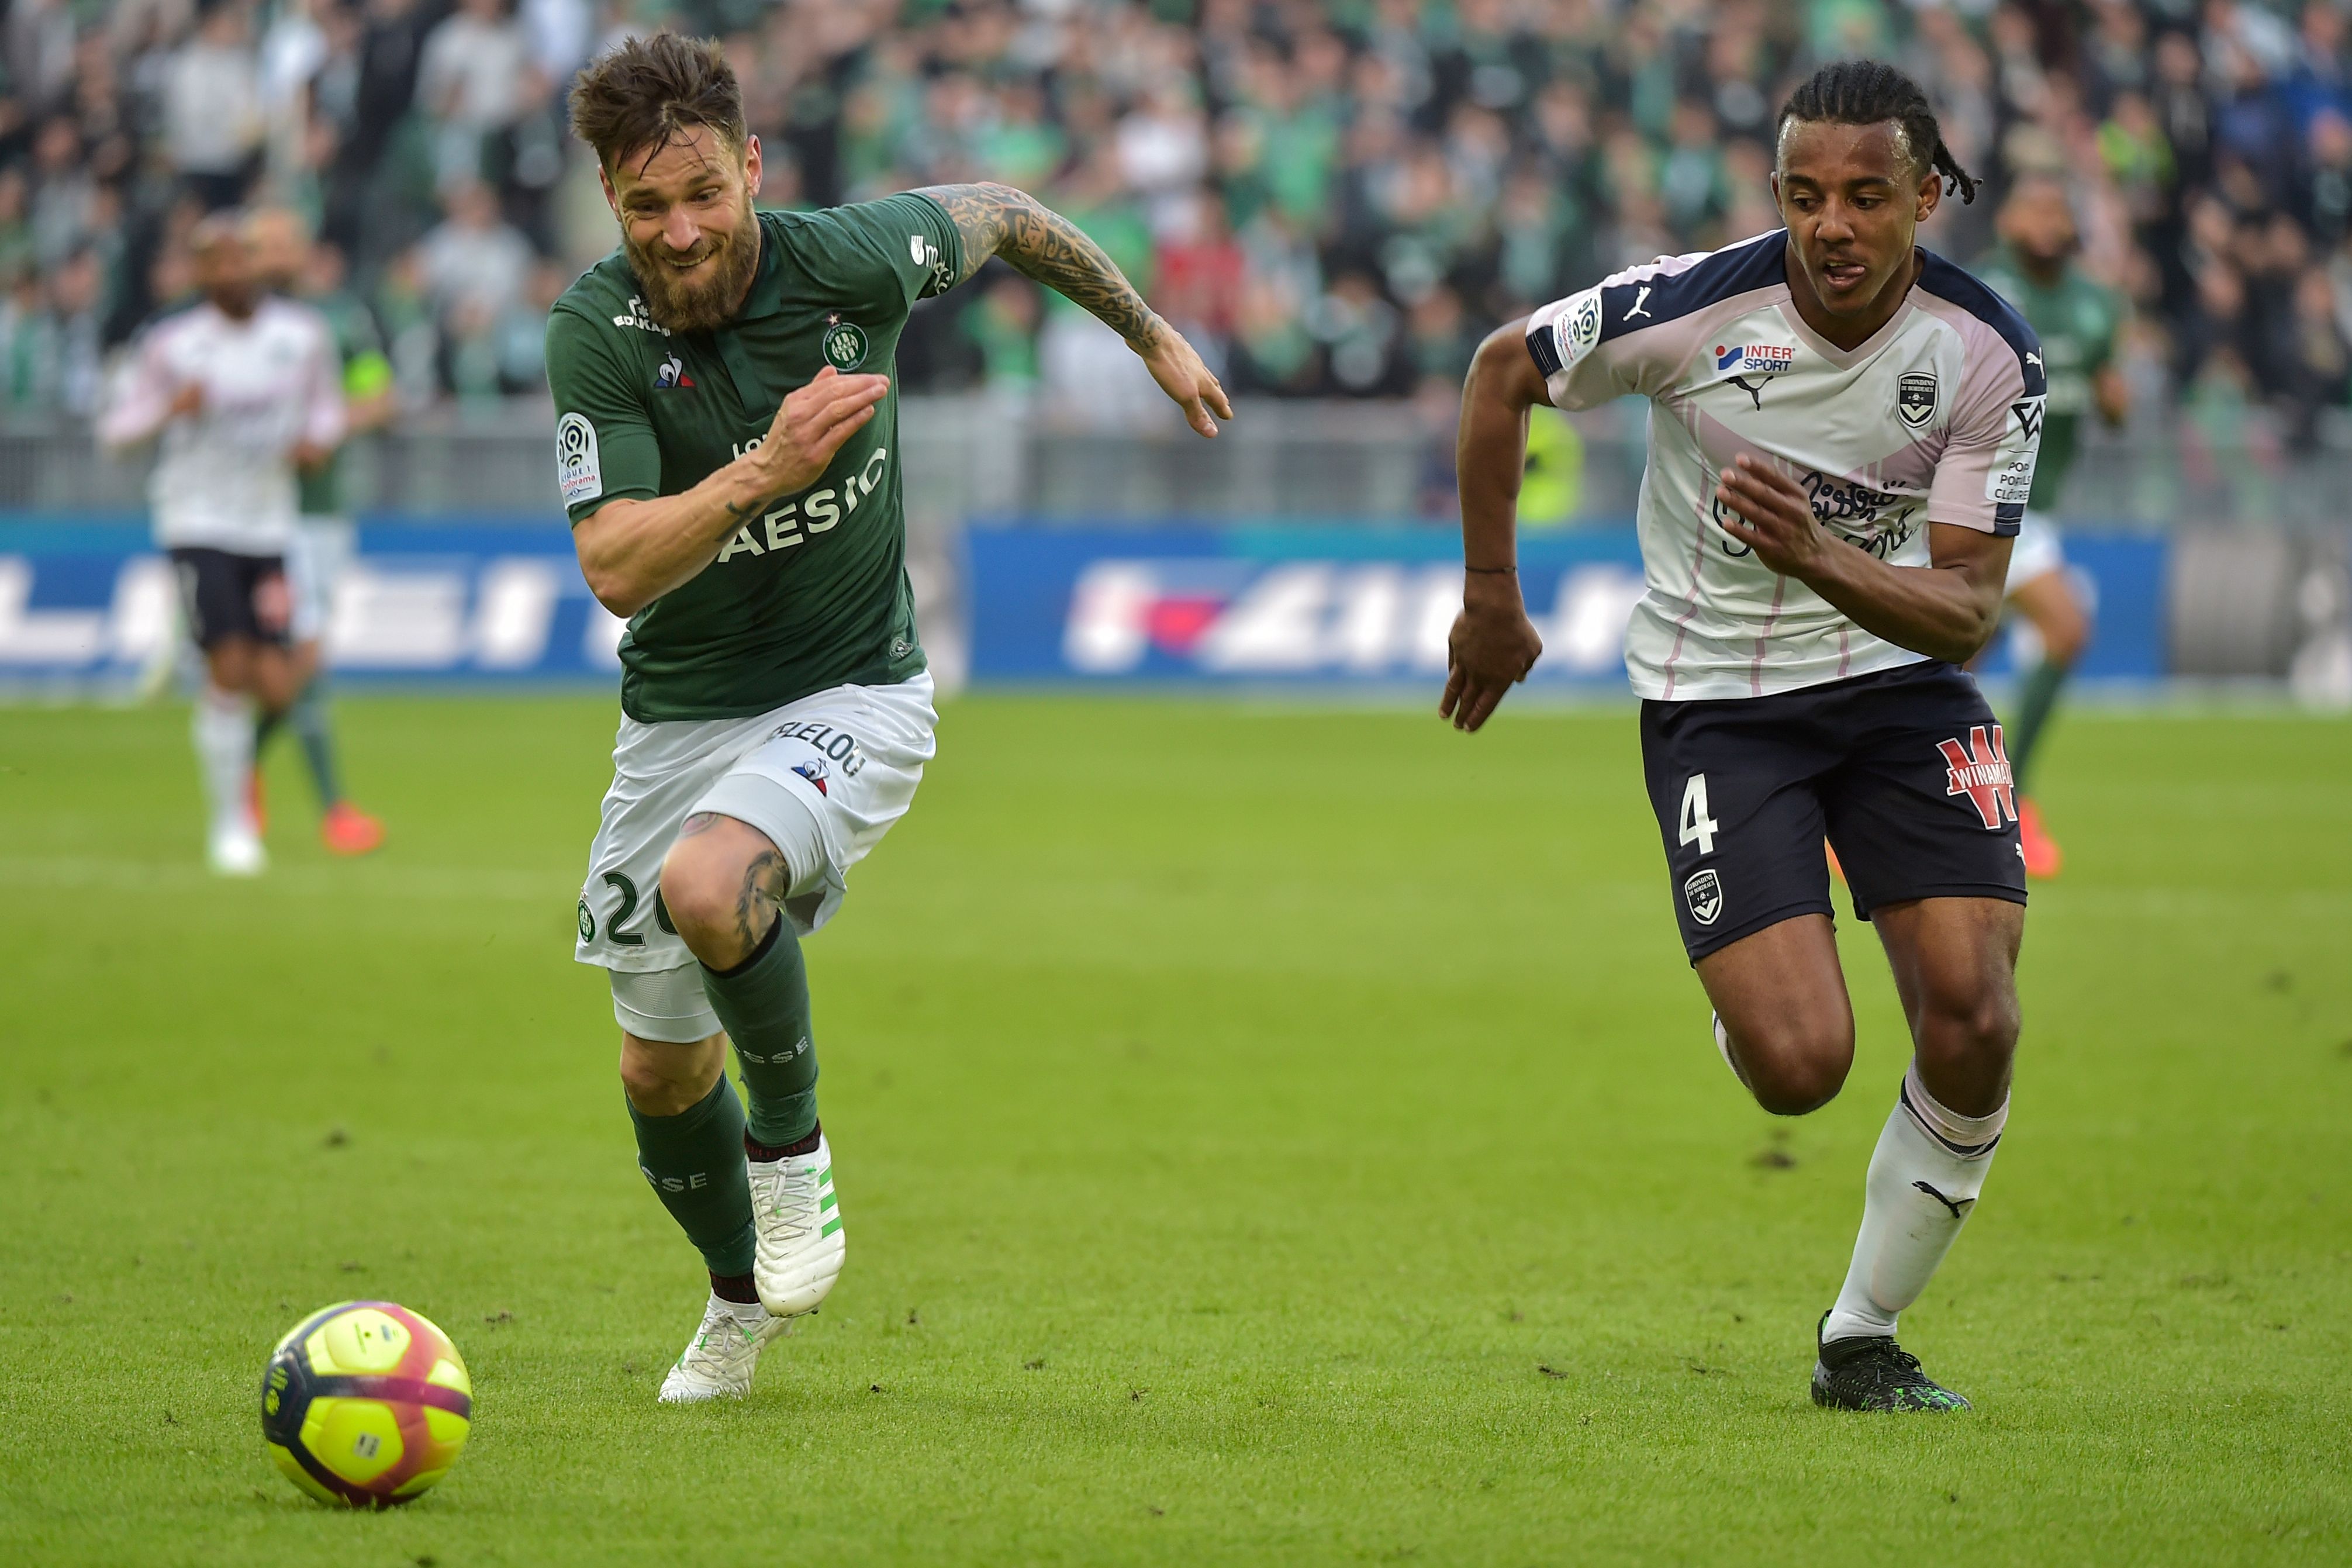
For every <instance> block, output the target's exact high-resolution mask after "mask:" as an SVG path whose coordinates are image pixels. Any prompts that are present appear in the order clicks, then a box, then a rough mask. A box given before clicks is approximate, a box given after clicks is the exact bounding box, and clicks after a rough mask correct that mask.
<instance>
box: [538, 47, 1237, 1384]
mask: <svg viewBox="0 0 2352 1568" xmlns="http://www.w3.org/2000/svg"><path fill="white" fill-rule="evenodd" d="M572 129H573V131H574V132H576V133H577V134H578V135H579V136H580V138H581V139H582V140H583V141H584V142H587V143H588V145H589V146H590V147H592V148H593V149H594V151H595V153H596V158H597V163H598V166H599V168H600V170H601V172H602V175H603V181H604V195H605V199H606V201H607V202H609V203H610V204H611V205H612V209H613V212H614V216H616V217H617V218H618V219H619V221H620V226H621V247H620V249H619V250H618V251H616V252H614V254H613V255H611V256H609V257H607V258H604V260H603V261H602V262H599V263H598V264H597V265H596V266H595V267H593V268H590V269H589V271H588V272H586V273H585V274H583V276H582V277H581V279H580V280H579V281H578V282H576V283H574V284H573V285H572V288H571V289H570V290H568V291H567V292H566V293H565V294H564V296H563V298H562V300H560V301H559V302H558V303H557V305H556V307H555V310H554V312H553V314H552V316H551V320H550V321H549V324H548V332H547V349H548V353H547V361H548V372H549V380H550V382H551V384H552V387H553V390H554V394H555V406H556V415H557V419H556V461H557V470H558V479H559V482H560V484H561V487H562V492H563V500H564V505H565V507H566V508H567V509H568V510H569V511H570V513H571V516H572V540H573V542H574V544H575V546H576V547H577V549H578V552H579V556H580V565H581V570H582V571H583V573H584V574H585V575H586V577H587V580H588V585H589V587H590V588H591V590H593V592H594V594H595V595H596V597H597V598H598V599H599V600H600V601H601V602H602V603H603V604H604V605H605V607H606V608H608V609H610V610H611V611H612V612H613V613H614V614H615V615H617V616H625V617H627V619H628V623H629V624H628V630H627V632H626V634H625V636H624V637H622V639H621V666H622V677H621V711H622V719H621V726H620V734H619V738H618V740H617V742H616V743H615V744H614V752H613V763H614V778H613V785H612V788H611V790H610V791H609V792H608V793H607V794H606V795H605V796H604V816H603V821H602V823H601V826H599V828H598V830H597V834H596V838H595V843H594V845H593V848H592V849H591V851H590V855H589V865H588V877H587V882H586V886H585V888H584V889H583V892H582V894H581V899H580V908H579V928H580V940H579V944H578V947H577V948H576V949H575V955H576V956H577V957H578V959H579V960H580V962H582V963H590V964H594V965H596V966H598V967H600V968H602V969H604V970H605V971H607V972H608V973H609V975H610V977H611V983H612V992H613V1012H614V1018H615V1020H616V1021H617V1022H618V1023H619V1025H620V1026H621V1082H622V1087H623V1089H624V1090H625V1093H626V1096H627V1100H628V1107H629V1115H630V1119H631V1121H633V1122H634V1123H635V1129H636V1139H637V1159H638V1165H639V1168H640V1169H641V1170H642V1171H643V1172H644V1173H645V1177H646V1181H647V1183H649V1184H651V1185H652V1187H653V1189H654V1191H655V1193H656V1194H657V1195H658V1196H659V1197H660V1199H661V1201H662V1203H663V1204H664V1205H665V1206H667V1208H668V1210H669V1212H670V1214H671V1215H672V1216H673V1217H674V1218H676V1219H677V1223H678V1225H679V1226H680V1228H682V1229H683V1230H684V1231H685V1232H686V1234H687V1236H688V1239H689V1240H691V1241H692V1242H693V1243H694V1245H695V1246H696V1247H697V1248H698V1249H699V1251H700V1252H701V1254H702V1259H703V1263H704V1266H705V1268H707V1269H708V1270H709V1276H710V1296H709V1301H708V1303H707V1305H706V1307H705V1309H704V1311H703V1314H702V1321H701V1324H700V1326H699V1327H698V1329H697V1330H696V1332H695V1334H694V1337H693V1339H692V1341H691V1342H689V1343H688V1347H687V1350H686V1352H685V1353H684V1354H682V1355H681V1356H680V1357H679V1358H678V1360H677V1364H676V1365H675V1366H673V1367H672V1368H671V1370H670V1372H669V1373H668V1376H667V1379H666V1380H665V1381H664V1382H663V1384H662V1387H661V1392H660V1397H661V1399H662V1400H663V1401H664V1402H665V1403H682V1402H692V1401H700V1400H707V1399H712V1398H718V1397H722V1396H740V1395H741V1394H746V1393H748V1392H749V1391H750V1389H751V1377H752V1373H753V1371H754V1369H755V1368H756V1366H757V1363H758V1361H759V1356H760V1352H761V1350H762V1349H763V1348H764V1347H765V1346H766V1345H767V1344H768V1342H770V1341H771V1340H772V1339H773V1338H774V1337H775V1336H776V1335H777V1334H779V1333H781V1332H782V1331H783V1329H784V1328H785V1326H786V1325H787V1324H788V1323H789V1322H790V1321H791V1320H792V1319H793V1318H794V1317H795V1316H798V1315H800V1314H802V1313H805V1312H811V1311H814V1310H816V1307H817V1304H818V1303H819V1302H821V1301H823V1300H824V1298H825V1294H826V1292H827V1291H829V1290H831V1289H832V1288H833V1283H834V1280H835V1279H836V1278H837V1277H838V1276H839V1274H840V1272H841V1265H842V1258H843V1254H844V1244H845V1233H844V1231H843V1228H842V1213H841V1206H840V1205H839V1203H838V1201H837V1199H836V1197H835V1173H834V1166H833V1152H832V1149H831V1146H830V1145H829V1144H828V1142H826V1139H825V1135H824V1131H823V1129H822V1128H821V1126H820V1124H819V1122H818V1119H817V1104H816V1055H815V1048H814V1031H813V1029H812V1027H811V1025H810V1014H809V994H808V980H807V973H806V971H805V970H804V969H803V964H802V958H801V942H802V941H803V939H804V938H806V937H808V936H809V935H811V934H812V933H813V932H814V931H816V930H817V929H818V928H819V927H820V926H822V925H824V922H825V921H827V920H828V919H830V918H831V917H832V916H833V914H834V913H835V910H838V909H839V907H840V904H841V900H842V897H843V894H844V892H845V886H844V879H845V876H846V875H847V873H848V870H849V868H851V867H852V866H854V865H856V863H857V862H858V861H859V860H860V859H862V858H865V856H866V853H867V852H868V851H870V850H871V849H872V848H873V847H874V846H875V844H876V843H877V841H878V840H879V839H880V838H881V837H882V835H883V834H884V833H885V832H887V830H888V829H889V827H890V826H891V824H893V823H895V822H896V821H898V818H899V817H900V816H904V815H905V813H906V811H907V807H908V805H909V804H910V803H911V802H912V800H913V798H914V794H915V786H916V784H917V783H918V782H919V780H920V779H921V777H922V773H923V764H924V763H928V762H929V760H930V758H931V755H932V729H933V726H934V725H935V724H936V722H937V716H936V715H935V714H934V713H933V711H932V709H931V679H930V677H929V674H928V673H926V670H925V666H924V659H923V649H922V644H921V642H920V640H919V637H917V635H916V628H915V616H914V597H913V595H912V593H911V591H910V590H909V588H908V581H907V572H906V516H905V511H904V508H903V503H902V500H901V489H900V474H899V468H900V455H899V452H898V402H897V395H896V393H895V391H894V389H893V387H892V385H891V379H890V375H889V372H890V368H891V360H892V355H893V353H895V352H896V350H897V348H898V336H899V332H900V331H901V330H902V329H903V328H904V326H905V325H906V321H907V312H908V308H909V307H910V306H911V305H912V304H913V303H914V302H915V301H916V300H920V299H925V298H929V296H932V295H935V294H940V293H943V292H945V291H946V290H947V289H950V288H953V287H954V286H955V285H956V284H958V283H961V282H962V281H963V280H964V279H968V278H970V277H971V275H972V274H973V273H974V272H976V271H978V270H979V269H980V268H981V265H982V263H983V262H985V261H986V260H987V259H988V258H990V257H992V256H996V257H1002V258H1003V259H1004V260H1005V261H1007V262H1008V263H1010V264H1011V265H1012V266H1013V268H1016V269H1018V270H1019V271H1021V272H1024V273H1025V274H1027V275H1028V276H1029V277H1031V278H1033V279H1036V280H1037V281H1038V282H1040V283H1042V284H1045V286H1046V287H1048V288H1051V289H1056V290H1058V291H1060V292H1061V293H1063V294H1065V295H1066V296H1068V297H1069V298H1070V299H1071V300H1075V301H1076V302H1077V303H1078V304H1080V305H1082V306H1084V307H1086V308H1087V310H1090V311H1092V312H1093V313H1094V314H1095V315H1097V316H1098V317H1100V318H1101V319H1102V320H1103V321H1105V322H1107V323H1108V324H1109V325H1110V327H1111V328H1112V329H1113V330H1115V331H1118V334H1119V335H1120V336H1121V337H1122V338H1124V339H1125V340H1126V341H1127V342H1128V344H1129V347H1130V348H1132V349H1133V350H1134V351H1135V353H1137V355H1138V356H1139V357H1140V358H1141V359H1142V361H1143V363H1144V364H1145V366H1146V368H1148V369H1149V370H1150V373H1151V375H1152V377H1153V378H1154V379H1155V380H1156V381H1157V382H1158V383H1159V384H1160V387H1161V389H1162V390H1163V391H1165V392H1166V393H1167V394H1168V395H1169V396H1170V397H1171V399H1173V400H1174V401H1175V403H1176V404H1177V405H1178V406H1179V407H1180V408H1181V409H1182V410H1183V411H1184V414H1185V416H1186V418H1187V420H1188V421H1189V422H1190V423H1191V425H1192V427H1193V428H1194V429H1195V430H1197V431H1198V432H1199V433H1200V434H1201V435H1202V436H1204V437H1213V436H1214V435H1215V434H1216V433H1217V425H1216V419H1217V418H1219V417H1223V418H1231V417H1232V416H1233V410H1232V408H1231V406H1230V405H1228V404H1227V402H1226V399H1225V395H1224V392H1223V389H1222V388H1221V387H1219V385H1218V384H1217V382H1216V379H1215V377H1213V376H1212V375H1211V374H1209V372H1208V371H1207V369H1206V368H1205V367H1204V366H1203V365H1202V363H1201V359H1200V356H1199V355H1198V354H1196V353H1193V352H1192V347H1191V346H1190V345H1189V344H1187V343H1186V342H1184V340H1183V338H1182V337H1181V336H1180V335H1179V334H1178V333H1177V332H1176V331H1174V329H1172V328H1171V327H1170V326H1169V325H1168V324H1167V323H1166V322H1165V321H1161V320H1160V318H1159V317H1158V316H1157V315H1155V314H1154V313H1153V312H1152V310H1150V307H1149V306H1147V305H1146V304H1145V303H1144V301H1143V299H1142V297H1141V296H1140V295H1139V294H1138V293H1137V292H1136V290H1135V289H1134V288H1133V287H1132V286H1131V285H1130V284H1129V282H1128V280H1127V279H1125V278H1124V277H1122V276H1121V275H1120V273H1119V270H1118V268H1117V267H1116V266H1115V265H1113V264H1112V262H1111V260H1110V258H1108V257H1107V256H1105V255H1104V254H1103V252H1102V250H1101V248H1100V247H1098V246H1097V245H1096V244H1095V243H1094V242H1093V241H1092V240H1090V239H1088V238H1087V237H1086V236H1085V235H1084V234H1082V233H1080V232H1079V231H1078V229H1077V228H1076V226H1073V225H1072V224H1071V223H1070V222H1069V221H1068V220H1067V219H1066V218H1064V217H1062V216H1059V215H1057V214H1055V213H1052V212H1049V211H1047V210H1046V209H1045V207H1044V206H1042V205H1039V204H1038V203H1037V202H1036V201H1035V200H1034V199H1033V198H1032V197H1030V196H1028V195H1024V194H1023V193H1022V192H1020V191H1017V190H1014V189H1013V188H1011V187H1010V186H1006V185H999V184H972V185H944V186H939V187H935V188H932V189H928V190H921V191H913V192H908V193H906V194H904V195H895V196H889V197H886V198H884V199H882V200H880V201H874V202H866V203H863V204H860V205H855V206H844V207H835V208H833V209H831V210H828V211H824V212H814V213H781V212H759V211H755V210H754V207H753V201H754V199H755V198H756V197H757V196H758V195H759V193H760V173H761V163H760V141H759V138H758V137H756V136H751V135H748V134H747V133H746V132H745V127H744V120H743V103H742V94H741V91H740V89H739V88H738V86H737V83H736V79H735V76H734V73H733V71H732V70H730V68H729V67H728V65H727V62H726V60H725V58H723V56H722V55H721V53H720V51H719V46H718V45H717V44H716V43H713V42H709V41H704V40H695V39H688V38H683V37H676V36H674V35H669V34H662V35H657V36H656V37H650V38H631V39H629V40H628V41H626V42H625V43H624V44H622V45H621V46H620V47H618V48H615V49H614V50H612V51H610V52H609V53H607V54H605V55H604V56H602V57H600V58H598V59H597V60H596V61H595V62H594V63H593V65H591V66H590V67H589V68H587V69H586V70H584V71H583V72H582V73H581V74H580V77H579V79H578V80H577V81H576V82H575V84H574V86H573V89H572ZM730 1042H731V1044H732V1046H733V1048H734V1051H735V1055H736V1058H737V1061H738V1063H739V1065H740V1069H741V1073H742V1079H743V1089H744V1096H745V1100H748V1115H747V1106H746V1104H745V1102H744V1100H738V1099H737V1098H736V1092H735V1089H734V1088H733V1087H732V1086H731V1085H730V1083H729V1082H728V1081H727V1078H726V1075H725V1073H724V1071H723V1070H722V1068H723V1066H724V1061H725V1053H726V1050H727V1048H728V1047H729V1045H730Z"/></svg>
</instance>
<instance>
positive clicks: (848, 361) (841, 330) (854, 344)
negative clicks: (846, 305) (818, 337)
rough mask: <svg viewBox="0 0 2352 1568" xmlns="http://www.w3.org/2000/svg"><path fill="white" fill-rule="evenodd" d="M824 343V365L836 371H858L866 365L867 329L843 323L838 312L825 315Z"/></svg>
mask: <svg viewBox="0 0 2352 1568" xmlns="http://www.w3.org/2000/svg"><path fill="white" fill-rule="evenodd" d="M823 343H824V363H827V364H829V365H831V366H833V368H834V369H835V370H856V368H857V367H858V366H859V365H861V364H864V363H866V329H865V328H863V327H861V326H859V325H858V324H857V323H856V322H855V321H843V320H842V319H841V312H840V311H838V310H829V311H827V312H826V313H825V318H824V340H823Z"/></svg>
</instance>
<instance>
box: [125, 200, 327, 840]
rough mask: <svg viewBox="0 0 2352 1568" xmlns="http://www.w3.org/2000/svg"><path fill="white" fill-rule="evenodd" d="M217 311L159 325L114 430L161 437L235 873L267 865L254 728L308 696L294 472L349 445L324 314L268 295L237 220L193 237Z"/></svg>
mask: <svg viewBox="0 0 2352 1568" xmlns="http://www.w3.org/2000/svg"><path fill="white" fill-rule="evenodd" d="M189 248H190V250H191V252H192V255H193V258H194V263H195V271H196V282H197V287H198V288H199V289H201V290H202V291H203V293H204V299H203V300H202V301H201V302H200V303H198V304H195V305H194V306H191V307H190V308H188V309H187V310H183V311H181V312H180V313H178V314H177V315H173V316H169V317H166V318H165V319H164V320H163V321H159V322H157V323H156V324H155V325H154V326H153V327H152V328H151V329H150V330H149V331H148V333H147V336H146V338H145V340H144V341H143V342H142V343H141V344H140V346H139V349H138V351H137V353H135V355H134V356H133V358H132V360H131V363H130V364H129V365H128V366H127V367H126V369H125V372H124V374H123V377H122V380H121V384H119V385H118V386H117V387H116V389H115V394H114V396H113V398H112V400H111V401H110V405H109V406H108V407H107V409H106V411H105V412H104V413H103V414H102V415H101V416H100V420H99V438H100V440H101V441H102V442H104V443H105V444H106V446H108V447H110V448H113V449H115V450H117V451H123V450H127V449H130V448H133V447H141V446H143V445H145V444H146V443H147V442H149V441H152V440H154V439H156V438H157V437H161V438H162V442H163V449H162V451H161V453H160V454H159V455H158V457H157V458H156V463H155V471H154V476H153V478H152V481H151V482H150V486H149V493H150V496H151V498H152V508H153V512H154V529H155V542H156V543H157V544H158V545H160V546H162V547H163V549H164V550H166V551H168V552H170V553H171V557H172V563H173V568H174V570H175V572H176V574H177V575H178V579H179V584H180V595H181V602H182V608H183V610H184V613H185V616H186V618H187V625H188V630H189V634H190V635H191V636H192V637H194V640H195V643H196V646H197V647H199V648H201V649H202V650H203V652H204V656H205V683H204V689H203V690H202V691H201V692H200V693H199V694H198V696H197V699H196V704H195V718H194V733H195V745H196V760H197V763H198V765H199V767H200V769H201V771H202V774H203V778H204V785H205V797H206V804H207V806H208V808H209V817H210V824H211V826H210V831H209V834H208V836H207V839H206V855H207V858H208V859H209V860H210V862H211V865H212V868H213V869H214V870H215V871H217V872H220V873H222V874H224V875H226V876H246V877H249V876H253V875H256V874H257V873H258V872H259V871H261V869H262V868H263V867H264V866H265V864H266V863H267V858H266V856H265V855H264V853H263V850H262V847H261V836H260V833H259V831H258V830H257V826H256V824H255V822H254V820H253V815H252V810H251V806H250V795H251V788H252V776H253V740H254V721H255V716H256V709H257V708H258V709H259V710H260V711H261V712H263V713H272V714H274V713H282V712H283V711H285V710H286V707H287V705H288V704H289V703H290V702H291V701H292V700H294V697H295V694H296V691H297V689H298V685H299V683H298V679H297V670H296V668H295V663H294V659H293V655H292V650H291V646H290V633H291V629H292V602H291V597H290V595H289V592H288V587H287V582H286V550H287V546H288V544H289V542H290V541H291V540H292V537H293V531H294V517H295V471H296V469H297V468H302V467H309V466H312V465H315V464H318V463H320V462H322V461H324V460H325V459H326V458H327V457H329V456H330V455H331V453H332V452H333V451H334V449H335V447H336V446H337V445H338V444H339V443H341V440H342V438H343V399H342V393H341V370H340V368H339V366H338V364H337V363H336V360H335V354H334V349H333V346H332V344H331V343H330V342H329V341H328V338H327V333H326V329H325V327H324V325H323V324H322V323H321V322H320V319H319V317H318V315H317V314H316V312H314V311H310V310H302V309H300V308H299V307H297V306H293V305H289V304H288V303H286V302H285V301H283V300H270V299H267V298H265V297H264V296H263V295H262V293H261V289H260V286H259V280H258V279H257V276H256V273H255V268H254V264H253V256H252V251H251V247H250V246H249V244H248V243H247V237H246V236H245V234H244V233H243V232H242V231H241V229H240V228H239V226H238V225H237V224H236V221H235V220H234V219H233V218H231V217H228V216H214V217H210V218H206V219H205V221H204V222H203V223H202V224H200V225H199V226H197V228H196V230H195V232H194V234H193V235H192V236H191V237H190V240H189Z"/></svg>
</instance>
